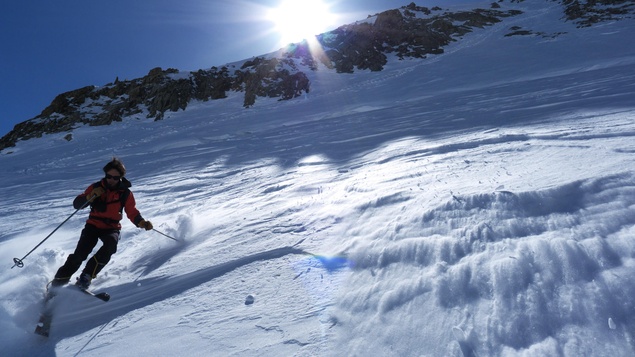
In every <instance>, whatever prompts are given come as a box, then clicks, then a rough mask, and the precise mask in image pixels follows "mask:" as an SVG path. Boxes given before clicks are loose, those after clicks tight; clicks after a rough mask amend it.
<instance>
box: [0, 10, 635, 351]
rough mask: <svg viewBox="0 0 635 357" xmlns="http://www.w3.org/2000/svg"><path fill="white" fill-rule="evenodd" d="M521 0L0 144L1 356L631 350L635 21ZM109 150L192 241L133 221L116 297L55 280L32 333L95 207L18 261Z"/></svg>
mask: <svg viewBox="0 0 635 357" xmlns="http://www.w3.org/2000/svg"><path fill="white" fill-rule="evenodd" d="M515 6H518V7H521V8H523V9H524V10H525V11H526V13H525V14H524V15H522V16H519V17H515V18H510V19H508V20H506V21H504V22H503V23H500V24H498V25H496V26H493V27H491V28H487V29H483V30H480V31H477V32H474V33H471V34H469V35H466V36H465V37H464V38H463V39H462V40H461V41H458V42H455V43H453V44H452V45H451V46H450V47H449V48H448V49H447V51H446V53H445V54H443V55H439V56H433V57H430V58H428V59H425V60H406V61H396V60H393V61H391V62H390V63H389V64H388V65H387V66H386V70H385V71H382V72H378V73H371V72H363V71H362V72H356V73H355V74H352V75H343V74H336V73H333V72H331V71H328V70H326V69H324V68H321V69H320V70H319V71H318V72H315V73H313V74H312V75H313V78H311V80H312V87H311V93H310V94H309V95H308V96H306V97H305V98H302V99H297V100H293V101H287V102H278V101H274V100H259V101H258V103H257V105H256V106H255V107H254V108H252V109H249V110H245V109H242V107H241V98H240V96H239V95H235V96H232V97H230V98H229V99H226V100H220V101H212V102H205V103H196V104H192V105H190V106H189V107H188V109H187V111H185V112H177V113H171V114H170V115H166V118H165V119H164V120H163V121H159V122H152V121H150V120H147V119H144V118H142V117H139V118H136V119H130V120H126V121H124V122H123V123H116V124H113V125H111V126H109V127H83V128H79V129H77V130H75V131H74V132H73V140H72V141H70V142H67V141H66V140H64V139H63V136H64V134H55V135H48V136H46V137H43V138H40V139H34V140H29V141H26V142H20V143H19V144H18V145H17V147H15V148H12V149H11V150H5V151H3V152H2V153H1V154H0V165H1V167H2V170H0V181H1V182H2V183H3V184H2V185H1V186H0V197H2V205H1V206H0V217H2V219H1V220H0V232H2V233H1V236H0V262H5V263H6V268H5V269H3V270H2V274H1V275H0V331H2V333H1V334H0V345H1V346H2V347H3V350H2V354H3V355H7V356H76V355H98V354H99V355H142V356H145V355H157V356H175V355H194V356H199V355H200V356H203V355H204V356H318V355H319V356H332V355H338V356H341V355H344V356H363V355H375V356H488V355H500V356H523V355H527V356H529V355H531V356H537V355H540V356H559V355H561V356H591V355H592V356H630V355H633V354H634V353H635V341H634V340H633V338H634V337H633V331H635V304H634V303H633V302H632V297H633V296H635V260H634V259H633V257H635V243H634V240H633V234H634V233H635V170H634V168H635V166H634V163H635V162H634V161H635V159H634V156H633V153H635V144H634V141H633V137H634V136H635V122H634V119H635V101H634V99H633V98H635V86H634V85H633V83H635V48H633V46H626V45H625V43H628V41H630V40H629V39H632V38H633V36H634V35H635V26H633V22H632V21H631V20H624V21H619V22H612V23H605V24H602V25H600V26H597V27H594V28H584V29H576V28H575V25H574V24H572V23H565V22H562V21H561V20H560V18H561V17H562V13H561V9H559V8H558V6H557V5H556V4H555V3H553V2H545V3H543V2H531V4H520V5H515ZM511 26H520V27H522V28H529V29H533V30H534V31H536V32H541V33H544V34H556V33H562V32H566V34H562V35H560V36H555V37H554V36H543V35H537V36H514V37H505V36H504V35H505V34H506V33H508V32H509V31H508V30H509V28H510V27H511ZM9 152H10V153H9ZM113 155H116V156H118V157H120V158H122V159H123V160H124V162H125V163H126V165H127V167H128V175H127V176H128V178H129V179H130V180H131V181H132V183H133V191H134V193H135V197H136V198H137V203H138V208H139V209H140V210H141V212H142V214H143V215H144V216H145V217H146V218H148V219H149V220H151V221H152V222H153V223H154V224H155V227H156V228H157V229H158V230H160V231H162V232H165V233H167V234H169V235H172V236H174V237H177V238H179V239H180V240H181V242H174V241H172V240H170V239H167V238H165V237H163V236H161V235H159V234H157V233H155V232H145V231H141V230H139V229H136V228H135V227H133V225H132V224H131V223H130V222H127V221H126V222H124V228H123V231H122V240H121V242H120V246H119V251H118V252H117V254H116V255H114V257H113V259H112V260H111V262H110V263H109V265H108V266H107V267H106V269H105V270H104V272H103V273H102V275H100V276H99V277H98V279H96V280H95V282H94V284H93V287H94V289H95V290H96V291H101V290H106V291H108V292H109V293H110V294H111V295H112V296H113V297H112V300H111V301H110V302H108V303H102V302H100V301H98V300H96V299H92V298H90V297H88V296H85V295H82V294H76V293H74V292H72V291H71V289H70V288H69V289H66V290H64V291H63V293H62V295H61V297H62V298H61V299H57V300H58V301H56V314H55V320H54V324H53V327H52V331H51V336H50V338H49V339H48V340H45V339H43V338H41V337H39V336H36V335H34V334H33V333H32V330H33V329H34V327H35V322H36V321H37V317H38V313H39V306H40V305H39V304H40V301H41V298H42V294H43V292H44V286H45V285H46V282H47V281H48V280H49V279H51V277H52V275H53V274H54V272H55V270H56V269H57V268H58V267H59V266H60V265H61V264H62V263H63V262H64V260H65V258H66V256H67V254H68V253H69V252H70V251H72V249H73V248H74V245H75V243H76V240H77V238H78V235H79V232H80V230H81V228H82V227H83V223H84V219H85V217H86V212H80V213H78V215H77V216H75V217H73V218H72V219H71V220H69V222H68V223H66V224H65V225H64V226H63V227H62V228H61V229H60V230H59V231H57V232H56V233H55V234H54V235H53V236H52V237H51V238H50V239H49V240H48V241H46V242H45V243H44V244H43V245H42V246H41V247H40V248H39V249H38V250H36V251H35V252H34V253H33V254H31V255H30V256H28V257H27V258H26V259H25V260H24V262H25V267H24V268H22V269H19V268H14V269H10V268H11V264H12V258H13V257H22V256H23V255H24V254H26V253H27V252H28V251H29V250H30V249H31V248H33V247H34V246H35V245H36V244H37V243H39V242H40V241H41V240H42V239H43V238H44V237H46V236H47V235H48V234H49V233H50V232H51V231H52V230H53V229H55V227H57V226H58V225H59V223H61V222H62V221H63V220H64V219H65V218H66V217H68V216H69V215H70V214H71V213H73V210H72V206H71V202H72V200H73V198H74V197H75V195H77V194H79V193H80V192H82V191H83V190H84V189H85V187H86V186H87V185H88V184H90V183H92V182H94V181H96V180H97V179H99V178H100V177H101V176H102V172H101V167H102V166H103V165H104V164H105V162H107V161H108V160H109V159H110V158H111V157H112V156H113ZM248 296H252V297H253V298H254V301H253V303H252V304H248V303H247V304H246V299H247V298H248Z"/></svg>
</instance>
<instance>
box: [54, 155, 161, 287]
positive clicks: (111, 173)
mask: <svg viewBox="0 0 635 357" xmlns="http://www.w3.org/2000/svg"><path fill="white" fill-rule="evenodd" d="M103 170H104V173H105V174H106V176H105V177H104V178H103V179H101V181H99V182H95V183H94V184H92V185H90V186H88V188H87V189H86V190H85V191H84V193H82V194H80V195H78V196H77V197H76V198H75V200H74V201H73V207H75V209H79V208H82V207H84V206H85V205H87V204H88V203H90V207H91V209H90V215H89V216H88V220H87V221H86V225H85V226H84V229H83V230H82V233H81V235H80V237H79V241H78V242H77V247H76V248H75V251H74V252H73V254H70V255H69V256H68V258H67V259H66V263H64V265H62V266H61V267H60V268H59V269H58V270H57V273H56V274H55V278H54V279H53V281H52V282H51V284H52V286H54V287H56V286H61V285H65V284H67V283H68V282H69V281H70V279H71V276H72V275H73V274H74V273H75V272H77V270H78V269H79V268H80V266H81V265H82V263H83V262H84V261H85V260H86V258H88V255H89V254H90V253H91V252H92V250H93V248H95V246H96V245H97V241H98V240H101V241H102V243H103V245H102V246H101V248H99V250H97V253H95V254H94V255H93V256H92V257H91V258H90V260H88V262H87V263H86V266H85V267H84V270H83V271H82V273H81V275H80V277H79V278H78V279H77V283H76V284H77V285H78V286H79V287H80V288H82V289H84V290H85V289H88V287H89V286H90V283H91V281H92V279H94V278H95V277H96V276H97V274H98V273H99V272H100V271H101V270H102V269H103V268H104V266H105V265H106V264H108V262H109V261H110V257H111V256H112V255H113V254H114V253H115V252H116V251H117V242H118V241H119V234H120V231H121V224H120V220H121V219H122V217H123V215H122V212H123V210H124V209H125V211H126V216H128V219H130V221H131V222H132V223H134V224H135V225H136V226H137V227H139V228H144V229H145V230H148V231H149V230H151V229H152V223H150V222H149V221H146V220H145V219H143V217H141V214H140V213H139V211H138V210H137V208H136V204H135V199H134V196H133V195H132V192H131V191H130V189H129V188H130V187H131V186H132V184H131V183H130V181H128V180H127V179H126V178H125V177H124V176H125V174H126V168H125V166H124V165H123V163H122V162H121V161H120V160H119V159H117V158H113V159H112V160H111V161H110V162H108V163H107V164H106V166H104V168H103Z"/></svg>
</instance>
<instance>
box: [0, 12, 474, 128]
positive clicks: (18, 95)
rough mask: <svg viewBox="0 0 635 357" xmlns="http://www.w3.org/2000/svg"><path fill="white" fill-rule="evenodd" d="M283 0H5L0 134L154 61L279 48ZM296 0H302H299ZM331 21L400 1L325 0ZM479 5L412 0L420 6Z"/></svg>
mask: <svg viewBox="0 0 635 357" xmlns="http://www.w3.org/2000/svg"><path fill="white" fill-rule="evenodd" d="M281 1H282V0H260V1H256V0H251V1H250V0H220V1H219V0H213V1H211V0H184V1H173V0H135V1H129V0H112V1H108V2H97V1H79V0H67V1H63V2H58V1H49V0H34V1H33V0H26V1H11V2H8V3H6V4H4V5H3V10H2V11H1V12H0V137H1V136H4V135H5V134H6V133H8V132H9V131H10V130H11V129H12V128H13V126H14V125H15V124H17V123H19V122H22V121H25V120H27V119H30V118H33V117H35V116H36V115H38V114H39V113H40V112H41V111H42V110H43V109H44V108H45V107H46V106H48V105H49V104H50V103H51V101H52V100H53V99H54V98H55V96H56V95H58V94H60V93H63V92H66V91H69V90H73V89H77V88H81V87H84V86H87V85H97V86H100V85H104V84H107V83H110V82H113V81H114V80H115V78H117V77H118V78H119V79H120V80H125V79H134V78H139V77H142V76H144V75H146V74H147V73H148V71H149V70H150V69H152V68H154V67H162V68H177V69H179V70H182V71H191V70H198V69H201V68H209V67H212V66H218V65H223V64H225V63H228V62H233V61H238V60H242V59H245V58H249V57H252V56H257V55H262V54H265V53H267V52H271V51H274V50H276V49H278V48H280V47H281V44H280V39H281V34H280V33H277V32H276V30H275V24H274V23H273V22H272V21H271V20H269V19H268V18H267V16H266V14H267V12H268V10H269V9H274V8H276V7H277V6H278V5H279V4H280V3H281ZM298 1H300V0H298ZM324 2H325V3H326V4H327V5H328V7H329V8H330V10H331V13H332V14H334V15H335V18H334V20H333V19H332V20H333V21H335V22H336V23H335V24H334V25H332V26H330V27H331V28H330V29H332V28H335V27H337V26H339V25H343V24H346V23H350V22H353V21H355V20H360V19H364V18H366V16H367V15H371V14H375V13H377V12H380V11H383V10H388V9H393V8H398V7H401V6H404V5H407V4H409V3H410V2H411V1H408V0H403V1H397V0H346V1H345V0H328V1H327V0H324ZM467 2H482V1H469V0H457V1H447V0H435V1H419V2H417V4H418V5H421V6H434V5H441V6H442V5H445V4H450V3H467Z"/></svg>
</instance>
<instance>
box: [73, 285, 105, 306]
mask: <svg viewBox="0 0 635 357" xmlns="http://www.w3.org/2000/svg"><path fill="white" fill-rule="evenodd" d="M77 288H78V289H79V290H80V291H81V292H83V293H84V294H88V295H90V296H92V297H96V298H97V299H99V300H101V301H104V302H107V301H108V300H110V294H108V293H106V292H101V293H94V292H92V291H90V290H88V289H84V288H82V287H79V286H78V287H77Z"/></svg>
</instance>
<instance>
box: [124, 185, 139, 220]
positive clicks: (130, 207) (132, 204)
mask: <svg viewBox="0 0 635 357" xmlns="http://www.w3.org/2000/svg"><path fill="white" fill-rule="evenodd" d="M124 209H125V210H126V216H128V219H129V220H130V222H132V223H133V224H134V225H135V226H138V225H139V222H141V221H142V220H143V217H141V213H140V212H139V210H138V209H137V203H136V201H135V199H134V195H133V194H132V191H130V195H129V196H128V199H127V200H126V205H125V206H124Z"/></svg>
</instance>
